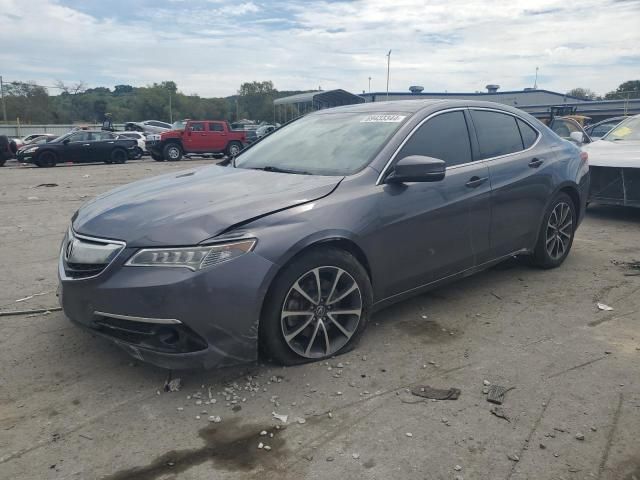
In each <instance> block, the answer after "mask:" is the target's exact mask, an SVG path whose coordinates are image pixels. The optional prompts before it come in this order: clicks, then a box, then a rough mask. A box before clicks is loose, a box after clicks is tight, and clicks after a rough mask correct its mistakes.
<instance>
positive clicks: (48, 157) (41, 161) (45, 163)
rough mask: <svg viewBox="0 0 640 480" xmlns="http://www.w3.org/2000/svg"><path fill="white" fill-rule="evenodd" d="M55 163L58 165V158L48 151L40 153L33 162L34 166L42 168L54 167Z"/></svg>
mask: <svg viewBox="0 0 640 480" xmlns="http://www.w3.org/2000/svg"><path fill="white" fill-rule="evenodd" d="M56 163H58V156H57V155H56V154H55V153H53V152H49V151H44V152H42V153H41V154H40V155H38V158H37V159H36V161H35V164H36V165H37V166H38V167H43V168H50V167H55V166H56Z"/></svg>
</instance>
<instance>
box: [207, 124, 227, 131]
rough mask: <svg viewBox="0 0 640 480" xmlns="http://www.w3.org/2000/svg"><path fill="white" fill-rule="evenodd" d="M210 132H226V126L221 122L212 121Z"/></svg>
mask: <svg viewBox="0 0 640 480" xmlns="http://www.w3.org/2000/svg"><path fill="white" fill-rule="evenodd" d="M209 131H210V132H224V127H223V126H222V124H221V123H210V124H209Z"/></svg>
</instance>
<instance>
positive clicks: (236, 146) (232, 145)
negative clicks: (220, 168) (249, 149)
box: [225, 142, 242, 157]
mask: <svg viewBox="0 0 640 480" xmlns="http://www.w3.org/2000/svg"><path fill="white" fill-rule="evenodd" d="M241 151H242V144H241V143H240V142H229V145H227V150H226V151H225V153H226V155H227V156H228V157H235V156H236V155H238V154H239V153H240V152H241Z"/></svg>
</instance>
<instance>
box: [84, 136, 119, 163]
mask: <svg viewBox="0 0 640 480" xmlns="http://www.w3.org/2000/svg"><path fill="white" fill-rule="evenodd" d="M90 143H91V147H90V149H91V150H90V151H91V161H94V162H104V161H105V160H110V159H111V152H112V151H113V148H114V147H115V135H113V134H112V133H109V132H91V141H90Z"/></svg>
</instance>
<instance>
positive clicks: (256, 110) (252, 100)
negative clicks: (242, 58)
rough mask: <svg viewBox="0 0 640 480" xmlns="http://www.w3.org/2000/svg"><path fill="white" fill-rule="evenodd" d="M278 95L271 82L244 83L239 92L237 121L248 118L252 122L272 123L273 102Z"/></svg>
mask: <svg viewBox="0 0 640 480" xmlns="http://www.w3.org/2000/svg"><path fill="white" fill-rule="evenodd" d="M277 94H278V91H277V90H276V89H275V88H274V86H273V82H271V81H270V80H268V81H263V82H255V81H254V82H247V83H243V84H242V85H240V89H239V90H238V97H237V102H238V104H237V107H236V116H237V117H238V118H236V120H239V119H240V118H243V117H248V118H249V119H250V120H257V121H272V119H273V100H274V99H275V98H276V95H277Z"/></svg>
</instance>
